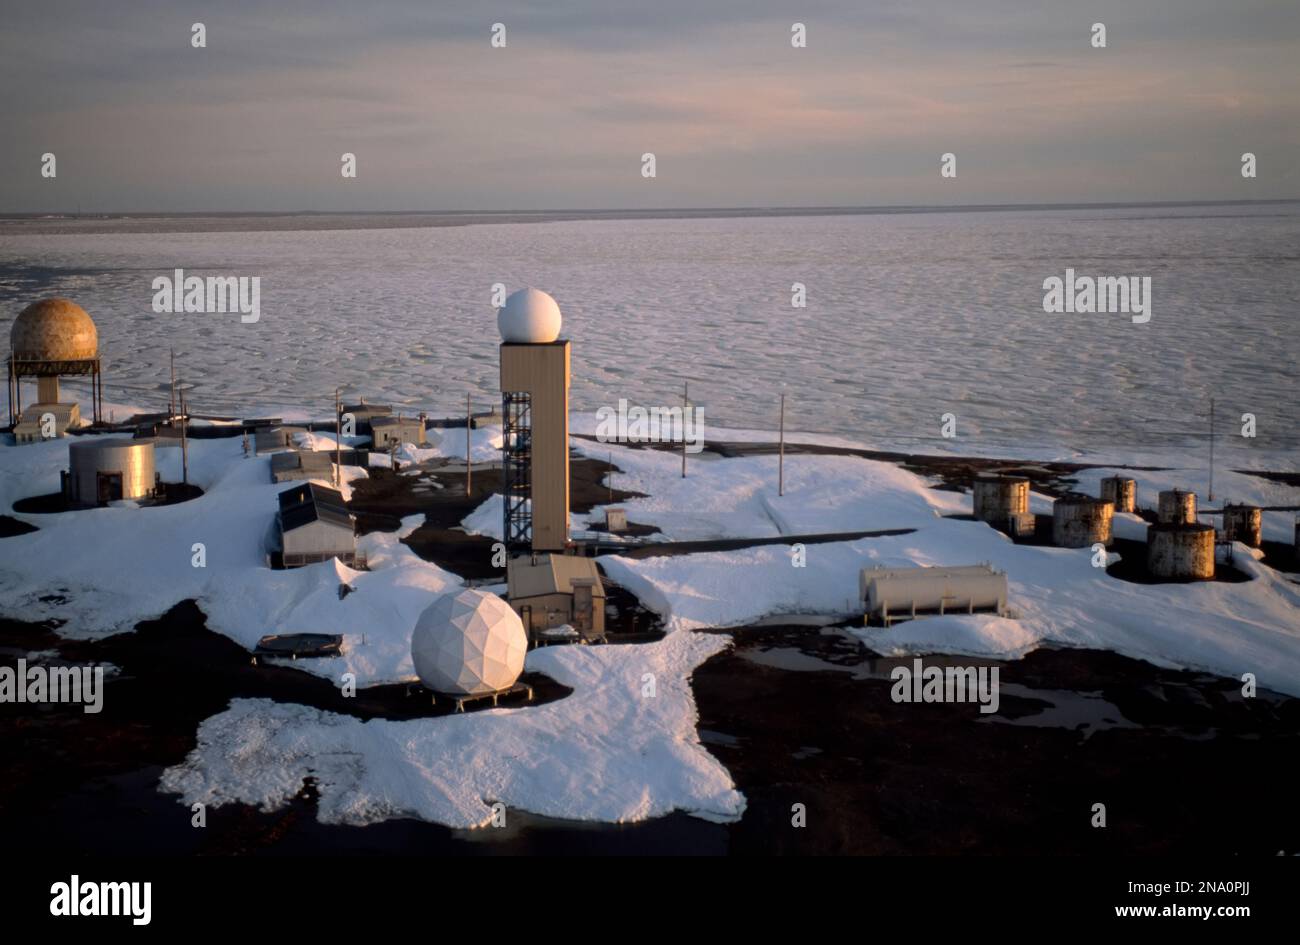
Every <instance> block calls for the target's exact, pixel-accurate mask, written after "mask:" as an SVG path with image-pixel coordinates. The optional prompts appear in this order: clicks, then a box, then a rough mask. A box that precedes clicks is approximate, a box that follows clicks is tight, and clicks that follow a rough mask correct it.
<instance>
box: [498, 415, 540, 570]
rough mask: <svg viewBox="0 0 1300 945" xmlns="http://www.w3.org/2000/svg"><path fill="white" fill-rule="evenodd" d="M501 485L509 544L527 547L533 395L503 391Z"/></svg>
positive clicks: (530, 537)
mask: <svg viewBox="0 0 1300 945" xmlns="http://www.w3.org/2000/svg"><path fill="white" fill-rule="evenodd" d="M501 418H502V434H503V436H502V440H503V442H502V447H501V448H502V461H501V487H502V498H503V499H504V501H503V503H502V505H503V506H504V510H505V511H504V516H505V521H504V527H503V528H502V531H501V534H502V535H504V536H505V544H506V548H507V549H508V550H509V551H510V552H511V553H514V552H518V551H527V550H530V549H531V547H532V541H533V513H532V494H533V479H532V469H533V396H532V394H529V393H524V392H518V391H506V392H504V393H503V394H502V395H501Z"/></svg>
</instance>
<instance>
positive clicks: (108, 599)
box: [0, 428, 744, 827]
mask: <svg viewBox="0 0 1300 945" xmlns="http://www.w3.org/2000/svg"><path fill="white" fill-rule="evenodd" d="M494 436H495V437H496V439H497V442H498V443H499V437H500V431H499V429H498V430H496V432H495V434H494V432H493V430H492V429H491V428H487V429H484V430H479V431H475V442H474V444H473V445H474V447H475V448H476V449H477V448H479V447H483V448H486V446H485V444H488V443H490V442H491V441H492V439H493V437H494ZM453 439H457V438H453ZM458 439H459V442H460V443H461V444H462V450H461V458H463V455H464V453H463V444H464V439H463V437H461V438H458ZM330 443H331V445H332V440H331V441H330ZM407 452H408V453H409V450H408V451H407ZM67 453H68V445H67V441H52V442H48V443H40V444H33V445H31V446H24V447H15V446H0V510H3V511H4V512H6V513H9V514H14V515H15V517H17V518H20V519H24V520H26V521H29V522H31V523H32V524H34V525H36V526H37V527H38V529H39V530H38V531H36V532H32V533H29V534H26V535H19V536H15V537H11V538H6V539H3V540H2V541H0V553H2V554H3V557H0V613H4V614H7V615H12V616H15V617H21V618H23V619H27V620H40V619H46V618H58V619H61V620H64V621H66V623H65V624H64V625H63V626H62V627H61V628H60V632H61V633H63V634H65V635H68V636H84V637H96V636H103V635H107V634H110V633H114V632H123V631H129V630H131V629H132V628H133V627H134V626H135V624H136V623H137V622H138V621H140V620H144V619H147V618H150V617H154V616H157V615H159V614H162V613H164V612H165V611H167V610H168V609H170V607H172V606H173V605H174V604H176V603H177V602H179V601H181V600H184V599H186V598H195V599H196V600H197V601H198V603H199V606H200V607H201V608H202V610H203V612H204V613H205V614H206V615H207V619H208V626H209V627H210V628H212V629H213V630H215V631H217V632H219V633H222V634H225V635H226V636H229V637H230V638H232V639H234V640H236V641H237V642H239V643H241V644H243V645H244V646H247V647H250V648H251V647H252V646H253V645H254V644H255V643H256V642H257V639H258V638H259V637H260V636H262V635H263V634H266V633H286V632H303V631H307V632H324V633H342V634H343V635H344V648H343V649H344V651H343V656H342V657H341V658H339V659H324V660H300V661H298V662H296V663H295V664H294V666H295V667H296V668H297V669H300V670H302V671H305V672H313V673H317V674H319V675H322V676H325V677H327V678H331V679H333V680H334V681H335V682H340V681H341V680H342V676H343V674H344V673H352V674H354V675H355V678H356V683H357V685H358V686H367V685H373V684H377V683H384V682H401V681H410V680H413V679H414V678H415V677H414V672H413V667H412V665H411V658H410V634H411V629H412V628H413V627H414V625H415V621H416V618H417V617H418V616H419V614H420V612H421V611H422V610H423V609H424V608H425V607H427V606H428V605H429V604H431V603H432V602H433V601H434V600H436V599H437V598H438V596H439V595H441V594H443V593H445V592H448V591H451V590H454V589H456V588H458V587H460V586H461V581H460V579H459V578H458V577H457V576H456V575H454V574H451V573H449V572H447V571H444V570H443V569H441V568H439V567H437V566H436V565H434V564H430V563H428V562H426V561H423V560H421V559H420V558H419V557H418V556H416V555H415V554H414V553H413V552H411V550H410V549H409V548H408V547H407V546H406V545H404V544H402V543H401V541H400V538H402V537H403V536H404V535H406V534H409V532H410V531H412V530H413V529H415V528H416V527H418V526H419V524H420V522H421V521H422V516H412V517H410V518H407V519H405V520H404V521H403V522H402V527H401V529H400V530H399V531H398V532H396V533H389V534H383V533H372V534H370V535H367V536H364V537H363V538H361V539H359V540H358V549H359V550H361V551H363V552H365V554H366V556H367V559H368V564H369V567H370V570H369V571H354V570H352V569H350V568H347V567H345V566H343V565H342V564H340V563H338V562H337V561H332V562H328V563H322V564H315V565H311V566H308V567H304V568H298V569H294V570H290V571H273V570H271V569H270V568H269V567H268V566H267V563H266V560H265V542H266V538H267V536H268V534H269V532H270V530H271V528H272V524H273V521H274V515H275V511H276V508H277V503H276V496H277V494H278V493H279V492H280V491H282V490H284V489H286V488H289V487H290V486H287V485H283V484H281V485H273V484H271V481H270V471H269V464H270V459H269V457H267V456H262V457H252V458H245V457H244V455H243V446H242V442H241V440H240V439H238V438H232V439H222V440H194V441H192V443H191V449H190V477H191V481H193V482H195V483H196V484H198V485H200V486H202V487H203V489H204V490H205V493H204V495H203V496H201V497H200V498H198V499H194V500H192V501H190V502H185V503H181V504H178V505H171V506H162V507H155V508H138V507H136V506H135V503H119V504H117V505H116V506H115V507H111V508H103V509H90V510H81V511H76V512H65V513H59V514H53V515H19V514H16V513H13V511H12V503H13V502H14V500H16V499H19V498H23V497H26V496H31V495H40V494H47V493H51V492H57V491H58V488H59V470H60V469H61V468H63V467H64V466H65V465H66V463H67ZM157 457H158V463H159V470H160V472H162V474H163V477H164V478H165V479H167V480H169V481H170V480H173V479H178V478H179V476H180V450H179V449H162V450H159V451H158V452H157ZM344 471H345V473H347V474H349V475H365V472H364V470H360V469H356V468H355V467H344ZM195 543H201V544H202V545H203V546H204V549H205V554H206V567H203V568H196V567H194V566H193V556H194V553H195V552H194V545H195ZM340 583H347V584H349V585H351V586H352V587H354V588H355V589H356V590H355V593H351V594H348V595H347V596H346V597H345V598H344V599H342V600H340V599H339V596H338V589H339V584H340ZM53 595H57V597H58V599H57V600H54V599H47V600H42V599H41V598H43V597H45V598H50V597H52V596H53ZM728 642H729V641H728V638H727V637H724V636H703V635H699V636H697V635H689V634H680V635H676V636H674V637H672V638H670V639H666V640H663V641H661V642H659V643H655V644H651V645H644V646H605V647H563V648H560V647H555V648H548V649H542V650H534V651H532V652H530V653H529V655H528V663H527V666H528V669H529V670H530V671H537V672H543V673H546V674H547V675H549V676H551V677H552V678H554V679H556V680H558V681H559V682H561V683H564V684H565V685H568V686H571V687H573V689H574V690H575V691H574V693H573V694H572V695H570V696H568V697H566V698H564V699H561V700H559V701H557V702H554V703H550V704H547V705H544V706H529V707H524V708H518V709H496V710H490V711H486V712H478V713H473V714H470V715H465V716H459V717H451V718H446V717H444V718H434V719H424V720H414V721H409V722H388V721H383V720H375V721H370V722H361V721H359V720H357V719H354V718H351V717H345V716H339V715H334V714H331V713H326V712H320V711H317V710H314V709H309V708H306V707H303V706H297V705H283V704H278V703H273V702H267V701H257V700H251V701H250V700H237V701H236V702H235V703H234V704H232V706H231V707H230V708H229V709H228V710H227V711H225V712H223V713H220V714H219V715H217V716H215V717H214V718H212V719H209V720H208V721H207V722H206V723H205V724H204V725H203V727H202V728H201V730H200V733H199V734H200V740H199V746H198V747H197V748H196V749H195V751H194V752H192V753H191V754H190V756H189V757H188V759H187V760H186V762H185V763H184V764H183V765H181V766H179V767H178V768H175V769H172V770H170V771H169V772H168V773H167V775H166V777H165V779H164V784H165V786H167V787H169V788H171V789H174V790H176V791H179V792H181V793H182V794H183V795H184V798H185V800H186V803H187V804H188V803H191V802H192V800H195V799H202V800H205V801H207V802H210V803H214V804H218V803H222V802H229V801H235V800H241V801H246V802H248V803H257V804H264V805H270V806H274V805H276V804H278V803H283V802H284V801H286V800H287V799H288V798H289V797H292V796H293V795H294V794H296V793H297V791H298V790H299V788H300V787H301V783H302V778H303V776H304V775H306V774H308V773H312V774H315V775H316V776H317V777H318V778H319V779H320V782H321V792H322V799H321V810H320V816H321V817H322V819H326V820H331V821H339V822H347V823H368V822H373V821H375V820H380V819H383V818H384V817H396V816H418V817H426V818H428V819H430V820H435V821H438V822H440V823H444V824H448V825H451V826H460V827H468V826H475V825H478V824H481V823H484V822H485V820H486V819H488V818H489V817H490V816H491V807H490V804H491V802H492V801H498V800H499V801H501V802H503V803H505V804H506V805H507V806H508V807H511V808H522V809H526V810H529V811H532V812H534V813H539V814H544V815H550V816H555V817H566V818H572V819H579V820H605V821H628V820H640V819H644V818H647V817H654V816H659V815H662V814H665V813H668V812H670V811H672V810H685V811H690V812H692V813H696V814H698V815H699V816H702V817H708V818H713V819H724V820H725V819H732V818H735V817H738V816H739V815H740V812H741V811H742V810H743V808H744V798H743V797H742V796H741V795H740V794H739V793H737V792H736V791H735V790H734V788H733V786H732V782H731V778H730V775H729V774H728V773H727V771H726V770H725V769H724V768H723V767H722V766H721V765H720V764H719V763H718V762H717V761H716V759H714V758H713V756H712V755H710V754H709V753H708V752H707V751H706V750H705V749H704V748H703V746H702V745H701V744H700V741H699V737H698V734H697V733H696V730H695V722H696V712H695V703H694V698H693V696H692V694H691V690H690V686H689V682H688V680H689V678H690V674H691V672H692V671H693V670H694V668H695V667H696V666H697V665H699V664H700V663H701V662H703V661H704V660H706V659H707V658H708V657H709V656H711V655H713V654H714V653H716V652H718V651H719V650H721V649H723V648H725V647H726V646H727V644H728ZM651 685H652V687H653V688H650V687H651Z"/></svg>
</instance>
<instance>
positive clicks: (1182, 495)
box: [1156, 489, 1196, 525]
mask: <svg viewBox="0 0 1300 945" xmlns="http://www.w3.org/2000/svg"><path fill="white" fill-rule="evenodd" d="M1156 518H1157V519H1158V520H1159V522H1160V524H1161V525H1195V524H1196V493H1195V492H1184V491H1183V490H1182V489H1167V490H1165V491H1164V492H1161V493H1160V502H1159V505H1158V507H1157V509H1156Z"/></svg>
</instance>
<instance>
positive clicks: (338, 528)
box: [277, 482, 357, 568]
mask: <svg viewBox="0 0 1300 945" xmlns="http://www.w3.org/2000/svg"><path fill="white" fill-rule="evenodd" d="M279 499H280V512H279V515H278V518H277V524H278V526H279V532H280V550H281V552H282V553H283V556H284V566H285V567H286V568H297V567H301V566H302V565H305V564H315V563H316V562H318V561H328V560H330V559H331V558H338V559H339V560H340V561H342V562H343V563H344V564H346V565H348V566H349V567H354V566H356V564H357V539H356V519H355V518H354V517H353V515H352V513H351V512H349V511H348V508H347V503H346V502H344V501H343V494H342V493H341V492H339V491H338V490H337V489H331V488H329V487H328V486H323V485H321V484H320V483H318V482H304V483H302V484H301V485H298V486H294V487H293V488H292V489H286V490H285V491H284V492H281V493H280V497H279Z"/></svg>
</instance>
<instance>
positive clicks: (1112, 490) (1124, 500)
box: [1101, 476, 1137, 512]
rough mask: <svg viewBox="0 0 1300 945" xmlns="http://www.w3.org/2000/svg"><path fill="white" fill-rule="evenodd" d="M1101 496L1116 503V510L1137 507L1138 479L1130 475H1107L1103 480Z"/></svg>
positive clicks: (1130, 509)
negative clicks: (1131, 477)
mask: <svg viewBox="0 0 1300 945" xmlns="http://www.w3.org/2000/svg"><path fill="white" fill-rule="evenodd" d="M1101 497H1102V498H1103V499H1105V500H1106V501H1107V502H1110V503H1112V504H1114V506H1115V511H1116V512H1132V511H1135V510H1136V508H1137V480H1136V479H1130V478H1129V477H1128V476H1107V477H1106V478H1105V479H1103V480H1102V481H1101Z"/></svg>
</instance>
